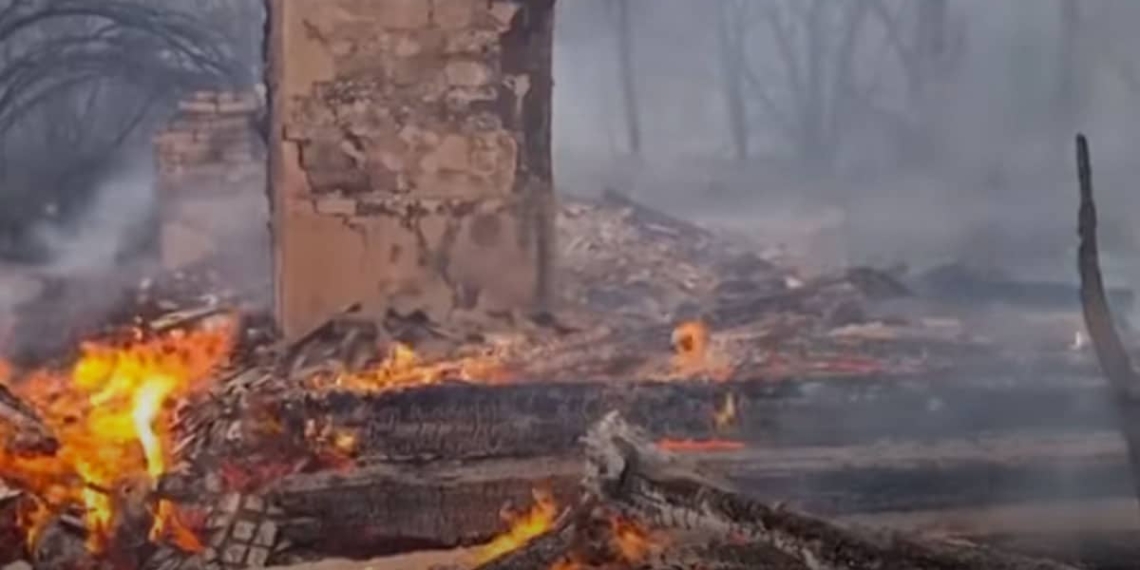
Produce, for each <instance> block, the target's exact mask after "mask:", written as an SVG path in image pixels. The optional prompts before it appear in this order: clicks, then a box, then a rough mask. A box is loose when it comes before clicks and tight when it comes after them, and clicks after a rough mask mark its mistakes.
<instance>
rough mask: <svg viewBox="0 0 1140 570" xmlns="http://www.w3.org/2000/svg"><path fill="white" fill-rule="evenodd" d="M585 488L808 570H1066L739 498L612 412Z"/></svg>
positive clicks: (592, 454)
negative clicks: (777, 555)
mask: <svg viewBox="0 0 1140 570" xmlns="http://www.w3.org/2000/svg"><path fill="white" fill-rule="evenodd" d="M586 456H587V468H586V470H587V479H586V483H587V485H586V486H587V489H589V490H590V492H592V493H594V494H595V495H596V496H598V497H599V498H600V499H601V500H608V501H610V503H611V504H619V505H621V506H622V507H623V508H624V509H625V510H626V511H627V512H630V513H631V514H632V515H633V516H635V517H638V518H643V519H644V520H647V521H650V522H651V523H652V524H654V525H655V526H659V527H661V528H680V529H685V530H695V529H707V530H708V531H710V532H715V531H719V532H721V533H723V535H725V536H726V537H727V536H733V535H735V536H738V537H742V538H743V540H745V541H747V542H751V543H755V544H759V545H763V546H764V547H767V548H775V549H777V550H779V551H781V552H783V553H784V554H786V555H788V556H791V557H793V558H795V559H798V560H800V561H802V562H804V564H806V565H808V566H809V567H811V568H816V569H821V570H844V569H855V568H915V569H930V570H934V569H938V570H958V569H961V570H967V569H975V568H990V569H1003V570H1020V569H1027V570H1028V569H1033V570H1066V569H1072V568H1073V567H1071V566H1067V565H1064V564H1061V563H1054V562H1050V561H1046V560H1037V559H1032V558H1026V557H1022V556H1018V555H1014V554H1008V553H1005V552H1000V551H996V550H991V549H987V548H984V547H978V546H973V545H969V544H963V543H947V542H941V541H937V540H932V539H927V538H923V537H919V536H917V535H908V534H903V533H898V532H891V531H883V530H878V529H869V528H859V527H854V526H846V525H840V524H837V523H835V522H832V521H828V520H826V519H823V518H820V517H816V516H812V515H808V514H806V513H801V512H797V511H794V510H790V509H786V508H784V507H782V506H780V505H778V504H777V505H771V504H766V503H764V502H761V501H757V500H753V499H750V498H747V497H745V496H744V495H742V494H740V493H739V492H737V491H735V490H734V489H732V488H731V487H730V486H728V485H726V484H724V483H722V482H720V481H718V480H716V479H715V478H710V477H707V476H705V475H703V474H701V473H700V472H698V471H697V470H695V469H693V468H691V467H690V466H689V465H686V464H685V463H683V462H681V461H679V460H678V459H677V458H676V457H674V456H671V455H668V454H663V453H661V452H659V451H658V450H656V448H654V446H653V445H652V443H651V442H650V441H649V440H648V439H646V437H645V436H644V433H643V432H640V430H637V429H636V428H633V427H632V426H630V425H629V424H627V423H626V422H625V421H624V420H622V419H621V417H620V416H619V415H618V414H616V413H612V414H608V415H607V416H606V418H605V419H604V420H603V421H602V422H599V424H598V425H597V426H595V427H594V428H592V429H591V431H590V434H589V436H588V437H587V443H586Z"/></svg>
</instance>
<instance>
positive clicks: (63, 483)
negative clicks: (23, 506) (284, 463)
mask: <svg viewBox="0 0 1140 570" xmlns="http://www.w3.org/2000/svg"><path fill="white" fill-rule="evenodd" d="M231 325H232V323H230V322H228V321H227V323H226V324H225V325H221V326H215V327H213V328H202V329H200V330H193V331H171V332H168V333H166V334H163V335H159V336H153V337H149V338H148V337H144V336H143V335H142V334H141V333H138V334H136V335H135V337H134V338H132V339H131V340H130V341H129V342H125V343H87V344H85V345H84V346H82V347H81V356H80V358H79V359H78V361H77V362H76V363H75V364H74V366H73V367H72V369H71V371H70V373H59V372H56V371H47V370H45V371H40V372H37V373H35V374H33V375H31V376H30V377H29V378H28V379H26V380H25V381H24V382H22V383H20V384H19V385H16V386H12V391H13V392H14V393H16V394H17V395H18V396H20V397H21V398H23V399H24V400H25V401H27V402H29V403H30V404H31V405H33V406H34V407H35V408H37V411H38V412H39V413H40V414H41V416H42V417H43V419H44V422H45V423H46V424H47V425H48V427H49V428H51V430H52V432H53V435H55V437H56V438H57V439H58V440H59V443H60V447H59V449H58V451H57V452H56V453H55V454H53V455H50V456H48V455H27V454H20V453H15V452H12V451H9V450H4V449H0V478H2V479H5V480H7V481H9V482H11V483H12V484H14V485H17V486H19V487H22V488H24V489H26V490H28V491H29V492H30V493H31V494H33V495H35V496H36V497H37V499H38V501H39V503H40V504H41V505H42V509H37V512H36V513H35V515H36V516H27V517H24V520H25V521H26V522H27V524H29V525H30V526H29V527H28V529H27V530H28V534H29V539H34V536H35V535H36V534H37V533H38V532H39V530H40V529H41V528H42V525H43V524H45V523H46V522H48V521H49V520H50V518H51V517H50V515H51V514H54V513H61V512H63V511H64V510H66V509H68V508H70V507H72V506H79V507H81V508H82V509H83V513H84V522H85V525H86V527H87V530H88V532H89V540H88V548H89V549H91V550H92V551H95V552H100V551H102V550H104V549H106V547H107V546H108V540H109V539H110V538H111V532H112V526H113V524H114V521H115V517H116V516H117V515H118V514H119V513H118V512H117V511H116V509H117V508H118V507H117V506H116V501H115V500H114V496H113V493H114V489H116V488H117V486H118V484H119V483H120V482H124V481H128V480H131V479H134V478H137V477H140V476H143V477H145V478H146V479H147V480H148V482H149V484H150V485H151V487H152V488H153V486H154V485H155V484H156V483H157V481H158V478H159V477H160V476H162V475H163V474H164V473H166V472H167V470H168V469H169V467H170V464H171V461H172V457H171V449H172V447H173V446H172V445H171V443H172V442H171V438H172V434H171V430H170V424H171V420H172V418H171V417H170V408H171V404H172V403H174V402H176V401H178V400H180V399H182V398H185V397H187V396H189V395H191V394H193V393H195V392H198V391H200V390H202V389H204V388H206V387H207V385H208V381H209V379H210V378H211V372H212V371H213V370H214V369H215V368H216V367H217V366H218V365H220V364H221V363H223V362H224V361H225V360H226V358H227V357H228V355H229V351H230V348H231V339H232V326H231ZM41 510H42V511H43V512H40V511H41ZM151 514H152V515H153V517H154V522H153V526H152V528H151V538H152V539H157V538H159V537H160V536H165V535H170V537H171V539H172V540H173V542H174V543H176V544H178V545H179V546H181V547H183V548H187V549H197V548H200V547H201V545H200V544H198V542H197V540H196V538H195V537H194V536H193V534H192V533H190V532H189V531H187V530H186V529H185V528H183V527H182V525H180V524H179V522H178V520H177V516H176V512H175V508H174V505H173V504H171V503H169V502H167V501H158V502H157V504H156V505H154V507H153V509H152V513H151Z"/></svg>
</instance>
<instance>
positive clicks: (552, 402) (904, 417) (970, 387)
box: [211, 374, 1113, 463]
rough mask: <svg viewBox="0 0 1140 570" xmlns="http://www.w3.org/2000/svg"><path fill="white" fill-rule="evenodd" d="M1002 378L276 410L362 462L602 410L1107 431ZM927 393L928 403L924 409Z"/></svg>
mask: <svg viewBox="0 0 1140 570" xmlns="http://www.w3.org/2000/svg"><path fill="white" fill-rule="evenodd" d="M1029 376H1033V378H1030V377H1029ZM1001 378H1002V380H1003V381H1002V382H1001V383H996V382H986V381H984V380H983V379H978V378H972V377H970V376H965V377H963V376H961V375H955V374H930V375H921V376H902V377H868V378H835V379H827V378H824V379H818V380H800V381H796V380H785V381H781V382H772V383H768V382H732V383H711V382H706V383H695V382H693V383H676V382H645V383H638V384H615V383H605V384H602V383H596V382H581V383H559V384H551V383H541V382H520V383H512V384H509V385H505V386H486V385H473V384H463V383H454V384H441V385H434V386H428V387H424V388H419V389H416V390H411V391H404V392H394V393H385V394H376V395H361V394H356V393H330V394H324V395H319V394H318V395H303V396H298V397H294V396H291V395H290V396H286V399H285V400H284V401H283V402H281V403H279V407H280V408H281V410H282V411H281V412H280V414H281V416H280V417H282V418H285V419H288V418H289V417H292V416H296V417H297V418H330V421H331V423H332V424H333V425H335V426H337V427H338V428H340V429H344V430H347V431H349V432H351V433H354V434H356V435H357V436H358V437H357V441H358V445H357V452H358V454H359V455H358V457H359V458H360V460H361V461H362V462H365V463H367V462H369V461H408V460H417V461H425V460H431V459H456V460H457V459H475V458H486V457H522V456H528V455H549V454H559V453H567V452H571V451H572V450H574V449H576V448H577V445H578V444H577V441H578V438H580V437H581V436H583V435H584V434H585V433H586V430H587V429H588V427H589V426H590V425H591V424H592V422H594V421H597V420H598V419H600V418H601V417H602V415H603V414H604V413H605V412H606V411H607V410H609V409H617V410H620V411H622V413H624V414H627V417H629V418H631V421H636V422H638V423H639V424H640V425H644V426H645V427H646V429H648V430H650V431H651V432H652V433H654V434H655V435H657V436H658V437H662V438H674V439H711V438H718V439H726V438H727V439H738V440H740V441H743V442H774V441H775V442H779V443H780V445H782V446H797V445H845V444H856V443H860V442H864V441H868V440H875V439H883V438H891V437H893V436H894V435H897V431H898V426H899V425H906V426H907V430H908V436H909V437H910V438H912V439H917V440H934V439H937V438H944V437H966V436H969V435H982V434H984V433H987V432H994V431H1003V430H1011V429H1020V430H1039V429H1040V430H1044V429H1051V428H1061V427H1064V428H1068V429H1080V430H1103V429H1111V428H1112V427H1113V424H1112V421H1111V418H1108V417H1105V414H1106V412H1107V411H1109V410H1111V407H1110V406H1111V401H1110V399H1109V398H1110V396H1109V394H1107V393H1106V392H1105V391H1104V390H1103V389H1099V388H1097V387H1096V386H1095V385H1094V384H1090V383H1087V382H1086V383H1083V384H1082V383H1078V382H1072V381H1071V380H1072V378H1071V377H1068V376H1057V377H1056V378H1054V379H1053V380H1049V379H1048V378H1047V377H1044V376H1035V375H1033V374H1028V375H1027V378H1026V379H1025V381H1017V380H1015V379H1011V378H1010V377H1001ZM994 384H997V385H996V386H995V385H994ZM730 396H731V397H732V398H733V399H734V400H735V402H736V404H737V407H738V408H739V409H740V412H739V414H738V418H737V420H736V422H735V424H733V425H732V426H730V427H725V428H721V427H718V426H717V424H716V421H715V417H714V416H715V412H716V410H717V409H718V408H719V407H721V406H723V403H724V401H725V400H726V399H727V398H729V397H730ZM932 401H937V402H938V403H939V407H937V408H931V406H930V402H932ZM291 423H297V422H291ZM519 426H525V429H519ZM218 437H220V436H218ZM211 445H213V446H216V447H219V448H220V447H224V446H225V445H226V442H224V441H220V440H219V441H212V442H211Z"/></svg>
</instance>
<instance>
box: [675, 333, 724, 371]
mask: <svg viewBox="0 0 1140 570" xmlns="http://www.w3.org/2000/svg"><path fill="white" fill-rule="evenodd" d="M710 338H711V334H710V332H709V327H708V325H706V324H705V323H703V322H701V321H687V322H684V323H681V324H679V325H677V327H676V328H674V329H673V335H672V343H673V375H674V376H675V377H679V378H692V377H696V376H707V377H709V378H712V379H713V380H721V381H723V380H727V379H728V378H729V377H730V376H732V367H731V366H729V365H727V364H726V363H724V362H722V359H721V358H719V357H716V356H715V355H713V354H712V352H713V351H711V350H710Z"/></svg>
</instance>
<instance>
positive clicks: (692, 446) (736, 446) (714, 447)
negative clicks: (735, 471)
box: [657, 439, 744, 452]
mask: <svg viewBox="0 0 1140 570" xmlns="http://www.w3.org/2000/svg"><path fill="white" fill-rule="evenodd" d="M657 447H659V448H661V449H663V450H665V451H678V452H701V451H710V452H714V451H739V450H741V449H744V443H743V442H740V441H732V440H727V439H706V440H698V439H662V440H660V441H658V442H657Z"/></svg>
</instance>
